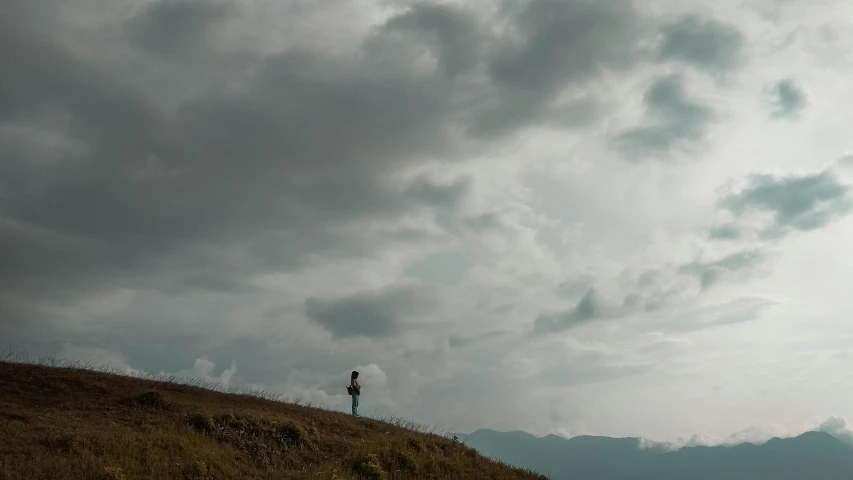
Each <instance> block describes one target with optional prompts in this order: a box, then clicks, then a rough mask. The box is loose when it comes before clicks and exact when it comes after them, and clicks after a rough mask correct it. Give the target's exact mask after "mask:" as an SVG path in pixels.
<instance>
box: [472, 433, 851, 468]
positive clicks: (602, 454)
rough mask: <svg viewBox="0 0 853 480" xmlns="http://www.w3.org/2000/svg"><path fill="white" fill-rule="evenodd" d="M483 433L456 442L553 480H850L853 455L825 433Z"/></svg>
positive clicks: (834, 438) (848, 446)
mask: <svg viewBox="0 0 853 480" xmlns="http://www.w3.org/2000/svg"><path fill="white" fill-rule="evenodd" d="M508 433H510V432H506V433H501V432H497V431H495V430H490V429H479V430H475V431H474V432H472V433H470V434H467V435H461V436H459V438H460V440H461V441H462V442H464V443H466V444H467V445H469V446H472V447H474V448H476V449H477V450H479V451H480V452H481V453H483V454H484V455H486V456H488V457H491V458H495V459H497V460H501V461H504V462H507V463H509V464H511V465H516V466H520V467H525V468H530V469H534V470H536V471H539V472H541V473H543V474H545V475H548V476H549V477H550V478H553V479H562V478H567V479H584V478H607V479H612V480H651V479H654V480H675V479H683V478H691V479H693V478H695V479H703V480H704V479H708V480H710V479H723V478H725V479H731V480H741V479H743V480H747V479H749V480H754V479H757V478H768V479H773V480H782V479H784V480H794V479H799V478H809V479H816V480H817V479H820V480H836V479H837V480H842V479H850V478H853V447H851V446H850V445H847V444H845V443H844V442H843V441H841V440H840V439H838V438H837V437H835V436H833V435H831V434H830V433H827V432H822V431H810V432H804V433H802V434H800V435H796V436H793V437H788V438H780V437H774V438H771V439H770V440H768V441H766V442H762V443H751V442H741V443H738V444H735V445H696V446H683V447H681V448H678V449H667V448H665V446H664V445H663V444H654V443H652V444H651V446H645V447H644V446H643V442H642V439H641V438H640V437H606V436H596V435H581V436H577V437H572V438H564V437H560V436H557V435H553V434H552V435H547V436H545V437H536V436H533V435H529V434H528V435H529V437H524V436H521V435H518V434H517V433H516V432H512V434H511V435H508Z"/></svg>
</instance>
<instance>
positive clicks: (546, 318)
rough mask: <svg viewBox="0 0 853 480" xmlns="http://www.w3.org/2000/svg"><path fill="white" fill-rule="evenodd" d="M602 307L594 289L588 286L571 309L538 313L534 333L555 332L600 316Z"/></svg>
mask: <svg viewBox="0 0 853 480" xmlns="http://www.w3.org/2000/svg"><path fill="white" fill-rule="evenodd" d="M601 315H602V307H601V304H600V303H599V300H598V298H597V296H596V293H595V289H593V288H590V289H589V290H587V291H586V293H585V294H584V295H583V297H581V299H580V300H579V301H578V303H577V304H575V306H574V307H572V308H571V309H569V310H567V311H565V312H562V313H555V314H546V315H540V316H539V317H538V318H537V319H536V322H535V324H534V329H533V331H534V333H540V334H541V333H556V332H561V331H564V330H567V329H569V328H572V327H576V326H578V325H582V324H584V323H587V322H590V321H592V320H596V319H598V318H601Z"/></svg>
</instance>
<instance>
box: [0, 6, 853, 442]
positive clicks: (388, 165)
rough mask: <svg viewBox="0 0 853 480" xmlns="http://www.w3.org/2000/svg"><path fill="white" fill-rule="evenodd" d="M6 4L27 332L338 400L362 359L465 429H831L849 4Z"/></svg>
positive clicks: (28, 346)
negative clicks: (349, 376)
mask: <svg viewBox="0 0 853 480" xmlns="http://www.w3.org/2000/svg"><path fill="white" fill-rule="evenodd" d="M332 4H334V5H333V6H332ZM4 18H8V19H11V20H10V21H8V22H6V24H7V26H8V28H5V29H3V31H2V32H0V68H2V71H4V72H14V74H12V75H6V76H4V80H3V82H2V84H0V155H1V156H2V158H3V161H2V162H0V251H2V252H3V254H2V256H0V318H2V320H0V338H3V339H4V340H5V341H6V342H8V343H9V344H10V346H12V347H13V348H17V349H25V350H28V351H29V352H31V353H32V354H36V355H38V354H59V355H64V356H68V357H70V358H74V359H91V360H95V361H99V362H106V363H111V364H115V365H119V366H121V367H122V368H128V369H131V370H133V371H147V372H181V374H182V375H184V374H185V375H187V376H191V377H193V378H200V379H204V380H207V381H214V382H218V383H222V384H224V385H229V386H232V387H237V388H239V387H241V386H250V387H253V388H265V389H269V390H275V391H281V392H282V393H283V394H284V395H286V396H289V397H302V398H305V399H306V400H309V401H315V402H322V403H327V404H332V405H343V404H344V403H345V402H346V401H347V400H348V398H347V397H346V394H345V391H344V390H343V385H345V384H346V382H347V381H348V372H349V371H351V370H353V369H356V370H360V371H361V372H362V378H363V379H364V380H363V382H362V383H363V384H364V388H365V390H364V397H363V399H362V403H363V409H364V410H365V411H370V410H371V409H375V410H383V411H385V412H388V411H389V410H390V411H393V413H395V414H398V415H402V416H407V417H412V418H414V419H415V420H418V421H422V422H425V423H431V424H442V425H445V426H447V427H449V428H452V429H456V430H457V431H465V430H472V429H475V428H480V427H486V428H495V429H502V430H511V429H523V430H527V431H530V432H533V433H538V434H544V433H548V432H564V433H565V432H575V433H578V432H587V433H597V434H605V435H633V436H646V437H650V438H655V439H677V438H692V436H693V435H699V436H700V437H696V438H716V439H725V438H728V437H729V436H730V435H732V432H753V433H744V434H743V435H746V437H749V438H752V437H751V436H750V435H752V436H756V435H757V436H761V435H763V434H754V432H756V431H761V432H770V431H772V432H782V433H785V432H792V433H796V432H798V431H802V430H804V429H807V428H812V427H814V426H816V425H819V424H820V423H821V422H823V421H825V420H826V419H827V418H830V417H837V418H835V419H831V420H830V421H828V422H827V423H824V424H823V427H822V428H824V429H826V430H827V431H829V430H832V431H833V432H836V433H835V434H837V435H840V436H844V435H847V433H843V432H847V430H846V424H845V423H844V422H843V420H841V418H843V417H844V416H847V417H851V416H853V411H851V410H850V408H851V407H850V405H853V387H851V385H853V383H852V382H850V380H851V378H850V374H849V373H847V372H849V371H850V369H849V368H848V364H849V360H850V357H849V353H848V352H849V350H850V347H851V346H853V343H851V342H853V340H851V339H853V335H851V334H853V330H851V328H850V327H849V326H848V322H847V319H848V318H849V315H850V313H851V312H853V301H851V300H850V298H849V292H848V289H847V288H846V285H847V284H848V283H849V282H848V281H847V279H849V278H850V274H851V273H853V260H850V259H849V255H847V254H846V252H847V246H848V245H849V244H850V241H851V238H853V219H851V213H853V197H851V191H850V190H851V186H853V170H851V168H850V166H851V165H853V163H851V161H850V152H851V149H853V145H851V144H850V136H849V131H848V130H849V124H850V122H851V120H853V119H852V118H851V113H850V111H849V108H846V106H847V105H850V104H851V103H853V87H851V86H850V82H849V81H847V79H848V78H849V70H850V68H851V65H853V64H852V63H851V61H850V56H849V52H848V51H847V50H849V48H847V47H848V46H849V41H848V40H850V38H849V37H850V35H849V32H851V31H853V20H851V21H849V22H848V21H846V20H844V19H848V18H853V17H851V15H850V7H849V6H848V5H847V3H845V2H842V1H840V0H830V1H827V2H822V3H821V5H820V7H817V6H816V5H814V4H813V3H810V2H805V1H799V0H792V1H788V2H767V1H764V0H754V1H751V2H745V3H744V2H734V1H726V2H722V3H718V4H715V6H714V7H713V8H709V6H708V4H707V2H700V1H698V0H697V1H693V2H675V1H671V0H655V1H650V2H640V1H634V2H631V1H627V0H625V1H617V2H598V1H591V0H560V1H558V0H525V1H519V2H511V3H505V2H501V1H492V0H482V1H477V2H438V1H436V2H428V1H424V2H409V1H405V2H404V1H391V2H385V1H375V2H374V1H369V0H359V1H354V2H343V3H341V2H332V3H330V4H327V3H326V2H302V1H291V0H286V1H261V2H254V3H251V2H243V1H237V0H234V1H217V2H202V1H195V0H150V1H148V2H144V3H141V4H140V3H139V2H131V1H129V0H116V1H110V2H104V1H101V0H63V1H62V2H59V1H58V0H44V1H43V2H40V3H39V5H38V6H35V3H33V2H12V3H11V4H10V6H8V7H6V12H5V13H4ZM844 335H847V336H844ZM236 365H239V366H240V368H239V370H238V369H237V367H236ZM638 412H644V413H643V414H642V415H640V414H639V413H638ZM768 425H770V426H771V427H765V426H768ZM755 429H758V430H755ZM839 432H841V433H839ZM746 437H744V438H746ZM738 438H740V437H738ZM845 438H846V437H845Z"/></svg>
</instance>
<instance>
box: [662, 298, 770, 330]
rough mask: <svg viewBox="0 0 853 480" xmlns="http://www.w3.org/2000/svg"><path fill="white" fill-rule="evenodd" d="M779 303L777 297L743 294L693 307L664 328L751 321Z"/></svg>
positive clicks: (715, 326) (687, 328) (702, 326)
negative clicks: (731, 298)
mask: <svg viewBox="0 0 853 480" xmlns="http://www.w3.org/2000/svg"><path fill="white" fill-rule="evenodd" d="M781 303H782V302H781V301H780V300H779V299H776V298H772V297H768V296H762V295H744V296H741V297H738V298H735V299H733V300H729V301H725V302H720V303H717V304H710V305H706V306H703V307H700V308H698V309H695V310H693V311H691V312H690V313H689V315H684V316H681V317H680V318H678V319H676V320H674V321H671V322H668V323H666V324H665V325H664V330H665V331H668V332H673V333H685V332H696V331H700V330H707V329H711V328H718V327H725V326H729V325H737V324H742V323H748V322H753V321H756V320H758V319H759V318H761V314H762V313H764V312H765V311H766V310H768V309H770V308H772V307H775V306H778V305H780V304H781Z"/></svg>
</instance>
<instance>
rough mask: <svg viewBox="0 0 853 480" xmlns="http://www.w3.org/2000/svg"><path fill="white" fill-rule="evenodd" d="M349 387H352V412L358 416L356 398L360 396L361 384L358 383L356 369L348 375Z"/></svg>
mask: <svg viewBox="0 0 853 480" xmlns="http://www.w3.org/2000/svg"><path fill="white" fill-rule="evenodd" d="M350 387H351V389H352V414H353V415H355V416H356V417H359V416H360V415H359V414H358V398H359V397H360V396H361V384H360V383H358V372H356V371H353V372H352V375H350Z"/></svg>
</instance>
